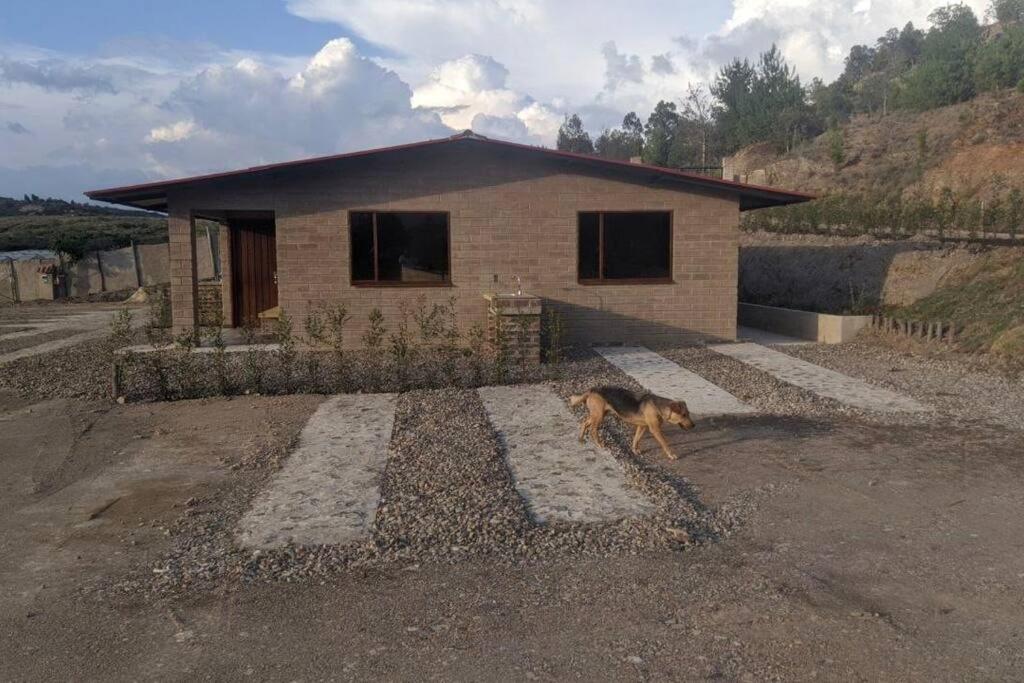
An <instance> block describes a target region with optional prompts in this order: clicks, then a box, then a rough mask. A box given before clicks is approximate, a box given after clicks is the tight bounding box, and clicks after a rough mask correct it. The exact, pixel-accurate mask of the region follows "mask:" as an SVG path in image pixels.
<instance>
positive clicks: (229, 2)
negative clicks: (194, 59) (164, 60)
mask: <svg viewBox="0 0 1024 683" xmlns="http://www.w3.org/2000/svg"><path fill="white" fill-rule="evenodd" d="M345 35H347V36H349V37H350V38H353V39H354V40H355V41H357V44H360V47H361V48H364V49H366V51H367V53H368V54H373V53H374V50H373V48H372V46H370V45H369V44H367V43H364V42H361V41H360V40H359V37H358V36H355V35H354V34H352V33H351V32H349V31H345V30H344V29H343V28H342V27H340V26H338V25H337V24H332V23H325V22H316V21H308V20H306V19H301V18H299V17H297V16H295V15H294V14H291V13H290V12H288V10H287V8H286V6H285V4H284V2H282V1H281V0H175V1H174V2H163V1H154V0H136V1H135V2H131V1H126V0H57V1H53V2H41V1H40V0H4V10H3V22H0V41H3V42H7V43H25V44H29V45H35V46H38V47H43V48H48V49H50V50H56V51H61V52H70V53H79V54H89V53H99V52H102V51H103V48H104V46H106V45H108V44H117V43H119V42H122V41H128V42H134V41H136V40H140V39H141V40H146V39H150V38H153V37H154V36H157V37H163V38H171V39H175V40H179V41H183V42H198V43H208V44H210V45H218V46H220V47H223V48H229V49H237V50H251V51H254V52H275V53H280V54H292V55H310V54H313V53H315V52H316V51H317V50H319V49H320V47H322V46H323V44H324V43H326V42H327V41H328V40H330V39H332V38H338V37H340V36H345Z"/></svg>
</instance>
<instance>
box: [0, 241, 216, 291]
mask: <svg viewBox="0 0 1024 683" xmlns="http://www.w3.org/2000/svg"><path fill="white" fill-rule="evenodd" d="M222 232H224V231H222ZM214 239H216V238H214ZM196 245H197V249H196V256H197V258H196V267H197V272H198V274H199V278H200V279H201V280H214V279H215V273H216V258H215V255H214V253H213V249H212V248H211V244H210V241H209V240H208V239H207V237H206V232H205V230H200V231H199V239H197V240H196ZM136 257H137V259H138V261H137V265H136ZM169 261H170V259H169V255H168V245H167V244H166V243H164V244H139V245H136V246H135V249H134V251H133V249H132V247H125V248H123V249H114V250H111V251H100V252H90V253H88V254H86V255H85V256H84V257H83V258H81V259H80V260H78V261H77V262H76V263H75V264H74V265H72V266H71V267H70V268H69V269H68V273H67V287H68V289H67V294H68V296H74V297H85V296H88V295H89V294H99V293H101V292H116V291H120V290H124V289H135V288H136V287H138V286H139V278H140V276H141V280H142V282H141V284H142V285H144V286H150V285H159V284H167V283H168V282H170V268H169ZM11 263H12V262H9V261H5V260H0V299H7V300H12V299H14V298H15V297H17V300H18V301H36V300H39V299H52V298H53V286H52V276H49V277H44V276H43V275H41V274H40V273H39V272H37V271H38V269H39V268H41V267H43V266H47V265H55V264H56V263H57V261H56V259H32V260H24V261H13V264H14V272H15V274H16V277H17V282H16V283H15V282H14V281H13V280H12V279H11V265H10V264H11Z"/></svg>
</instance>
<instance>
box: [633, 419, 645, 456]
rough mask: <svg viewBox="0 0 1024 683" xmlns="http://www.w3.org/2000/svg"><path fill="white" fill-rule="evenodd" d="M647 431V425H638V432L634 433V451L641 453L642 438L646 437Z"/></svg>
mask: <svg viewBox="0 0 1024 683" xmlns="http://www.w3.org/2000/svg"><path fill="white" fill-rule="evenodd" d="M646 431H647V425H637V428H636V433H635V434H633V452H634V453H636V454H637V455H640V439H642V438H644V432H646Z"/></svg>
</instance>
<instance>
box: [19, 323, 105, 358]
mask: <svg viewBox="0 0 1024 683" xmlns="http://www.w3.org/2000/svg"><path fill="white" fill-rule="evenodd" d="M82 332H88V330H81V329H65V330H53V331H51V332H41V333H40V334H33V335H30V336H27V337H18V338H16V339H6V340H3V339H0V356H2V355H3V354H5V353H10V352H11V351H20V350H21V349H27V348H31V347H33V346H39V345H40V344H43V343H46V342H48V341H54V340H57V339H66V338H67V337H73V336H74V335H76V334H80V333H82Z"/></svg>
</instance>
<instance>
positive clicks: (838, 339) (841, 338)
mask: <svg viewBox="0 0 1024 683" xmlns="http://www.w3.org/2000/svg"><path fill="white" fill-rule="evenodd" d="M737 318H738V322H739V324H740V325H743V326H745V327H753V328H755V329H758V330H767V331H768V332H775V333H776V334H784V335H786V336H789V337H796V338H797V339H807V340H809V341H816V342H821V343H823V344H841V343H843V342H847V341H850V340H851V339H853V338H854V337H856V336H857V333H858V332H860V331H861V330H863V329H864V328H865V327H868V326H870V325H871V316H870V315H830V314H827V313H814V312H812V311H797V310H794V309H791V308H778V307H776V306H759V305H757V304H745V303H741V304H739V309H738V315H737Z"/></svg>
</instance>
